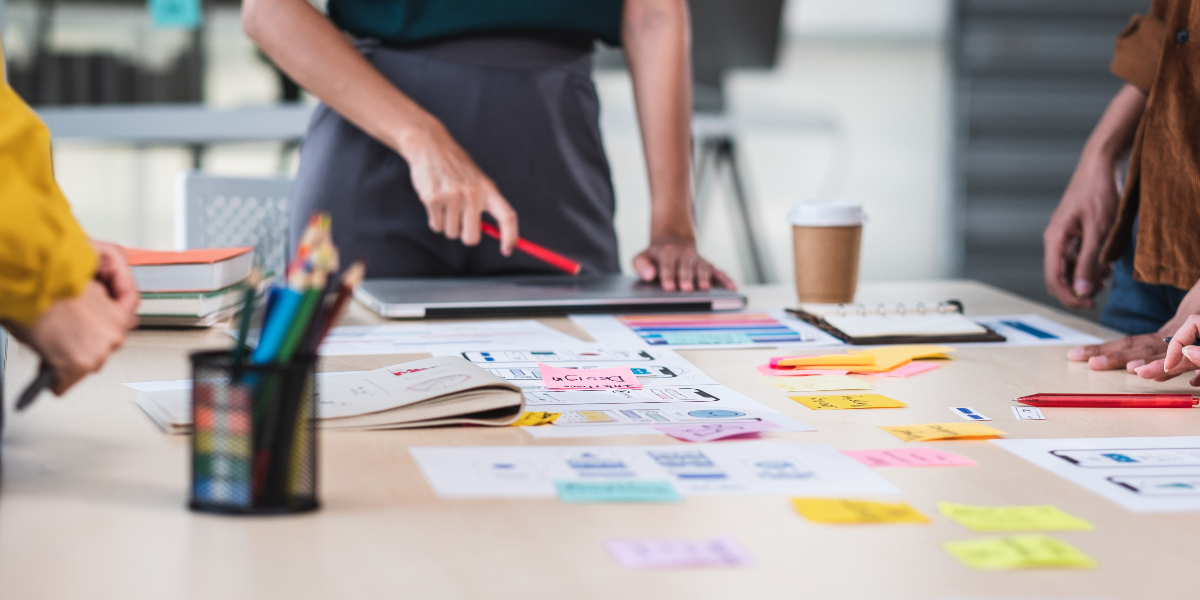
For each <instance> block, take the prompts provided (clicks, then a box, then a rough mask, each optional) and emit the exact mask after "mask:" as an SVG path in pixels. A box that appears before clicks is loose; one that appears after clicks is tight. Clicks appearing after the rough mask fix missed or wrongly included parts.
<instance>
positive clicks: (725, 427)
mask: <svg viewBox="0 0 1200 600" xmlns="http://www.w3.org/2000/svg"><path fill="white" fill-rule="evenodd" d="M654 428H655V429H657V430H659V431H661V432H663V433H665V434H667V435H669V436H671V437H673V438H677V439H681V440H683V441H685V442H711V441H713V440H719V439H724V438H728V437H734V436H743V435H747V436H748V435H750V434H755V435H757V434H758V433H759V432H760V431H770V430H772V429H779V426H778V425H776V424H774V423H771V422H769V421H739V422H736V423H686V424H679V423H671V424H658V425H655V426H654Z"/></svg>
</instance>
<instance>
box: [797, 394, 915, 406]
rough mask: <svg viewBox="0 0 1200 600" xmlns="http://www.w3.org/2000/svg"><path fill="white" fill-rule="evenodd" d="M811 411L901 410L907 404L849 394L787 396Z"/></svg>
mask: <svg viewBox="0 0 1200 600" xmlns="http://www.w3.org/2000/svg"><path fill="white" fill-rule="evenodd" d="M788 398H791V399H792V400H795V401H796V402H799V403H800V404H803V405H805V406H807V407H809V408H811V409H813V410H835V409H847V408H901V407H904V406H908V405H907V404H905V403H903V402H901V401H899V400H894V399H892V398H888V397H887V396H881V395H879V394H850V395H844V396H788Z"/></svg>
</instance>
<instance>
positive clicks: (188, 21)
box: [146, 0, 203, 29]
mask: <svg viewBox="0 0 1200 600" xmlns="http://www.w3.org/2000/svg"><path fill="white" fill-rule="evenodd" d="M200 2H201V0H146V10H148V11H150V24H151V25H153V26H154V27H158V28H161V29H195V28H197V27H199V26H200V20H201V18H202V17H203V11H202V10H201V7H200Z"/></svg>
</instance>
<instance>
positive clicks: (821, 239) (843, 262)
mask: <svg viewBox="0 0 1200 600" xmlns="http://www.w3.org/2000/svg"><path fill="white" fill-rule="evenodd" d="M788 221H789V222H790V223H791V224H792V250H793V252H794V255H795V256H794V258H795V268H796V295H797V296H799V297H800V301H801V302H808V303H815V304H846V303H850V302H853V301H854V291H855V288H856V287H857V286H858V257H859V251H860V248H861V246H862V227H863V223H865V222H866V215H864V214H863V211H862V207H861V206H859V205H857V204H844V203H840V202H797V203H795V204H793V205H792V210H791V211H790V212H788Z"/></svg>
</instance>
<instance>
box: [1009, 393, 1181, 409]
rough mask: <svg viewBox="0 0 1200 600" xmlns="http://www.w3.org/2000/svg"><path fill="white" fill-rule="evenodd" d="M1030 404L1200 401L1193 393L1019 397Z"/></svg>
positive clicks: (1139, 405)
mask: <svg viewBox="0 0 1200 600" xmlns="http://www.w3.org/2000/svg"><path fill="white" fill-rule="evenodd" d="M1017 402H1020V403H1021V404H1028V405H1029V406H1039V407H1040V406H1065V407H1075V408H1191V407H1193V406H1195V405H1196V404H1197V402H1200V401H1198V400H1196V398H1194V397H1192V395H1191V394H1034V395H1032V396H1022V397H1020V398H1017Z"/></svg>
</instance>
